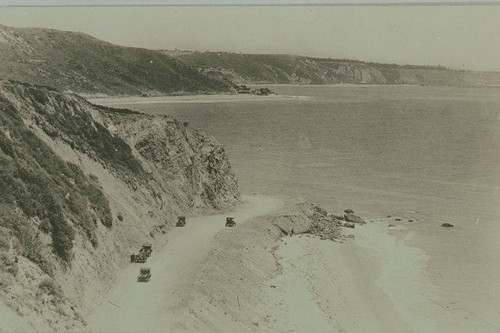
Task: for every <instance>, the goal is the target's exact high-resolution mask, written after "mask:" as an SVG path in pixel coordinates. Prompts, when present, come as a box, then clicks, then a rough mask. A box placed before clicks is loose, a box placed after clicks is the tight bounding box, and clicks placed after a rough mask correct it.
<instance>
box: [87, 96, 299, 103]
mask: <svg viewBox="0 0 500 333" xmlns="http://www.w3.org/2000/svg"><path fill="white" fill-rule="evenodd" d="M304 99H308V97H306V96H287V95H274V94H271V95H262V96H260V95H251V94H238V95H229V94H217V95H185V96H151V97H138V96H119V97H108V96H107V97H97V98H96V97H94V98H92V97H90V98H87V100H88V101H89V102H91V103H93V104H97V105H105V106H113V105H132V104H169V103H176V104H177V103H197V104H212V103H223V102H248V101H252V102H269V101H271V100H272V101H280V100H304Z"/></svg>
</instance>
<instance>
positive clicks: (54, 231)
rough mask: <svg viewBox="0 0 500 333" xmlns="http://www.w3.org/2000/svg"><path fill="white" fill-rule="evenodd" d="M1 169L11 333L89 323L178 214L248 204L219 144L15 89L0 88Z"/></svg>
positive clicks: (0, 285) (143, 119) (3, 289)
mask: <svg viewBox="0 0 500 333" xmlns="http://www.w3.org/2000/svg"><path fill="white" fill-rule="evenodd" d="M0 166H1V167H0V267H1V268H2V269H1V270H0V304H1V303H4V305H5V306H6V307H7V308H9V309H11V310H10V311H11V315H12V316H19V318H17V319H19V320H9V321H8V322H9V323H14V322H19V325H18V326H15V327H11V328H10V329H12V330H28V331H33V330H37V331H53V330H68V329H79V328H81V326H82V320H81V317H80V315H79V313H82V312H85V311H87V310H88V309H90V308H92V306H93V304H94V302H95V301H97V300H98V299H99V295H100V294H102V293H103V292H105V290H106V289H107V288H109V286H110V283H111V281H112V280H113V277H114V275H115V274H116V272H117V271H118V270H119V269H120V268H121V267H122V266H124V265H125V264H126V263H127V262H128V259H129V257H130V253H132V251H133V250H134V249H136V248H138V247H140V244H141V243H142V242H149V243H153V246H154V247H156V246H160V245H161V244H162V242H164V237H161V235H163V233H165V232H168V231H169V230H170V228H172V227H173V226H174V224H175V221H176V219H177V216H178V215H188V216H189V215H191V214H199V213H201V212H211V211H214V210H216V209H217V210H221V209H228V208H231V207H233V206H234V205H236V204H238V203H239V202H240V194H239V191H238V185H237V180H236V177H235V175H234V174H233V172H232V170H231V165H230V163H229V161H228V160H227V157H226V155H225V152H224V149H223V148H222V147H221V146H220V145H219V144H218V143H217V142H216V141H215V139H214V138H212V137H210V136H208V135H206V134H203V133H201V132H199V131H196V130H192V129H190V128H188V127H186V126H184V125H183V124H182V123H180V122H178V121H176V120H174V119H171V118H168V117H154V116H146V115H142V114H138V113H135V112H132V111H129V110H117V109H110V108H105V107H99V106H95V105H92V104H90V103H89V102H87V101H86V100H84V99H82V98H81V97H78V96H76V95H72V94H62V93H59V92H57V91H55V90H52V89H49V88H46V87H41V86H32V85H27V84H20V83H17V82H9V81H0ZM4 305H2V308H3V307H4ZM41 309H43V310H41ZM0 318H1V317H0ZM11 319H12V318H11ZM3 328H5V327H3ZM6 329H8V328H6Z"/></svg>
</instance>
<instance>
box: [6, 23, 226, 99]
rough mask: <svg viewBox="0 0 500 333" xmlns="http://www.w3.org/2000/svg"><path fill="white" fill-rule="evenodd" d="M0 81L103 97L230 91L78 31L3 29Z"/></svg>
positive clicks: (160, 57) (151, 54)
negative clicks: (20, 82) (103, 95)
mask: <svg viewBox="0 0 500 333" xmlns="http://www.w3.org/2000/svg"><path fill="white" fill-rule="evenodd" d="M0 77H1V78H3V79H13V80H17V81H22V82H30V83H34V84H40V85H46V86H49V87H53V88H56V89H58V90H61V91H68V90H71V91H73V92H78V93H89V94H92V93H100V94H108V95H120V94H129V95H140V94H143V93H146V94H149V93H164V94H165V93H166V94H169V93H179V92H181V93H206V92H208V93H212V92H223V91H229V89H230V87H231V84H230V83H227V82H223V81H219V80H214V79H212V78H210V77H208V76H206V75H203V74H200V73H199V72H198V71H196V70H195V69H193V68H191V67H189V66H186V65H185V64H184V63H183V62H181V61H179V60H177V59H175V58H172V57H170V56H167V55H164V54H161V53H158V52H155V51H151V50H146V49H140V48H131V47H123V46H117V45H113V44H110V43H107V42H104V41H101V40H99V39H96V38H93V37H91V36H88V35H86V34H83V33H76V32H66V31H58V30H51V29H41V28H11V27H6V26H2V25H0Z"/></svg>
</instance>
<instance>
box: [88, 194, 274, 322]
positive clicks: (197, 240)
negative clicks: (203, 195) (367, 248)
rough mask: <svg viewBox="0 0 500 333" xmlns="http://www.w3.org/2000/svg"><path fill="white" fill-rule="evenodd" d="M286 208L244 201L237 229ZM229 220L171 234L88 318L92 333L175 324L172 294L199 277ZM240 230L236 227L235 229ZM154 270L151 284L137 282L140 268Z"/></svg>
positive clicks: (208, 220)
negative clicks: (190, 278) (189, 278)
mask: <svg viewBox="0 0 500 333" xmlns="http://www.w3.org/2000/svg"><path fill="white" fill-rule="evenodd" d="M281 206H282V202H281V201H280V200H279V199H276V198H271V197H266V196H247V197H244V204H243V205H242V206H241V207H240V208H239V209H237V210H235V211H234V212H232V213H230V214H229V215H230V216H234V217H235V219H236V221H237V223H238V224H241V223H244V222H245V221H247V220H249V219H251V218H254V217H257V216H261V215H266V214H269V213H271V212H273V211H275V210H276V209H278V208H280V207H281ZM225 217H226V215H212V216H203V217H197V218H191V219H188V221H187V225H186V226H185V227H183V228H176V229H175V230H173V231H172V232H170V233H169V234H168V235H167V236H166V237H168V243H167V245H166V246H165V247H164V248H163V249H161V250H159V251H156V252H153V255H152V256H151V257H150V258H149V260H148V262H147V263H146V264H130V265H129V266H128V267H127V268H125V269H124V270H123V271H122V272H121V274H120V275H119V276H118V278H117V280H116V282H115V284H114V287H113V288H112V289H111V290H110V291H109V292H108V293H107V294H106V295H103V297H102V302H101V303H100V304H99V305H98V306H97V307H96V308H95V309H94V310H93V311H92V312H91V313H90V314H89V315H88V316H87V318H86V321H87V324H88V328H89V329H90V330H92V331H94V332H110V331H113V332H125V331H126V332H161V331H164V329H165V328H166V327H167V326H168V323H169V322H170V321H171V320H173V319H172V318H169V317H170V315H169V308H170V307H172V306H173V304H176V299H174V293H173V291H174V290H175V288H176V286H177V285H178V284H179V282H180V281H182V280H183V279H185V278H186V277H187V276H189V275H190V274H192V273H194V272H196V270H197V268H198V267H199V266H200V264H202V263H203V261H204V258H205V256H206V254H207V253H208V252H209V250H210V248H211V242H212V240H213V238H214V237H215V236H216V235H217V234H218V233H219V232H221V231H223V230H224V228H225ZM236 227H238V226H236ZM143 266H147V267H150V268H151V273H152V277H151V280H150V282H148V283H139V282H137V276H138V274H139V268H140V267H143Z"/></svg>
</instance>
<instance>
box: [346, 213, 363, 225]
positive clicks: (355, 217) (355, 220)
mask: <svg viewBox="0 0 500 333" xmlns="http://www.w3.org/2000/svg"><path fill="white" fill-rule="evenodd" d="M344 220H346V221H347V222H352V223H358V224H366V222H365V220H363V218H361V217H359V216H358V215H354V214H347V213H346V214H344Z"/></svg>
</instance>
